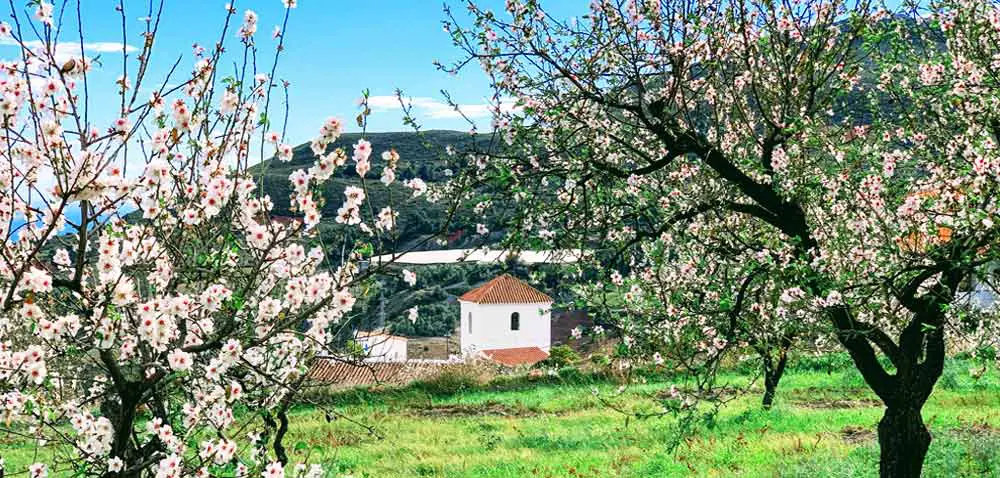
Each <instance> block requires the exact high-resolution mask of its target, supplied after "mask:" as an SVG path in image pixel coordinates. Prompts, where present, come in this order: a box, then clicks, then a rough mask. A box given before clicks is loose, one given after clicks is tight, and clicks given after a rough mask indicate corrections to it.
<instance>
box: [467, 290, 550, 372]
mask: <svg viewBox="0 0 1000 478" xmlns="http://www.w3.org/2000/svg"><path fill="white" fill-rule="evenodd" d="M458 302H459V304H460V310H461V316H460V319H461V320H460V321H461V324H460V325H459V329H460V340H461V342H460V343H461V349H462V354H463V355H464V356H465V357H470V356H484V357H485V358H488V359H491V360H493V361H494V362H497V363H500V364H503V365H507V366H517V365H531V364H534V363H537V362H540V361H542V360H545V359H546V358H547V357H548V355H549V348H550V347H551V345H552V324H551V322H552V303H553V300H552V298H551V297H549V296H548V295H546V294H545V293H543V292H541V291H539V290H538V289H535V288H534V287H532V286H530V285H528V284H526V283H525V282H523V281H521V280H519V279H517V278H516V277H514V276H512V275H510V274H503V275H500V276H498V277H496V278H494V279H493V280H491V281H489V282H487V283H485V284H483V285H482V286H479V287H477V288H475V289H473V290H470V291H469V292H466V293H465V294H463V295H462V296H461V297H459V298H458Z"/></svg>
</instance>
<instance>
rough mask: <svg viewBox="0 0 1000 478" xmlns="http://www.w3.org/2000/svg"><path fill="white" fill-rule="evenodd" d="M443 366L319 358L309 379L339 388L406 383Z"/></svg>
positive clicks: (434, 372) (436, 371)
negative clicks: (356, 361)
mask: <svg viewBox="0 0 1000 478" xmlns="http://www.w3.org/2000/svg"><path fill="white" fill-rule="evenodd" d="M441 367H442V365H441V364H436V363H426V362H365V363H355V362H345V361H342V360H338V359H335V358H319V359H316V361H315V362H314V363H313V366H312V368H310V369H309V378H311V379H312V380H315V381H318V382H324V383H329V384H331V385H335V386H338V387H345V388H348V387H360V386H365V385H406V384H407V383H410V382H412V381H414V380H418V379H421V378H425V377H429V376H431V375H433V374H436V373H438V371H440V370H441Z"/></svg>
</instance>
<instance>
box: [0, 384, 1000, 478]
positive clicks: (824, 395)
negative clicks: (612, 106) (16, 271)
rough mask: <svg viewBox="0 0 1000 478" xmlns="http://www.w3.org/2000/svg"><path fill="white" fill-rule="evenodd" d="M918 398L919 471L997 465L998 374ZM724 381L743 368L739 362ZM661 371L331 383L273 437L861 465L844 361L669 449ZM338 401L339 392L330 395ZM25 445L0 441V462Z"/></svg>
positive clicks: (444, 458)
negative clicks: (435, 386) (363, 389)
mask: <svg viewBox="0 0 1000 478" xmlns="http://www.w3.org/2000/svg"><path fill="white" fill-rule="evenodd" d="M959 377H960V378H959V379H958V380H957V382H955V383H952V384H951V385H950V386H948V387H947V388H945V387H941V386H939V387H938V389H937V390H935V392H934V394H933V396H932V398H931V400H930V402H929V403H928V404H927V406H926V407H925V408H924V418H925V421H927V422H928V424H929V426H930V428H931V431H932V433H933V434H934V437H935V439H934V442H933V444H932V446H931V450H930V454H929V456H928V459H927V465H926V467H925V476H928V477H937V476H948V477H952V476H964V477H980V476H1000V458H998V455H1000V381H998V379H997V377H996V374H995V373H994V374H993V375H990V376H987V377H985V378H984V379H982V380H980V381H979V382H978V383H973V382H972V381H971V379H969V378H967V377H965V376H962V375H961V374H959ZM725 378H726V379H728V380H730V381H737V380H745V379H744V378H741V377H739V376H735V375H734V376H730V377H725ZM667 386H668V385H666V384H664V383H647V384H639V385H632V386H629V387H628V388H627V389H626V390H625V391H624V392H623V393H621V394H620V395H617V393H616V392H617V388H618V385H617V384H612V383H600V382H599V383H593V384H577V383H574V384H543V385H535V386H528V387H515V389H514V390H491V389H488V388H487V389H484V390H476V391H470V392H466V393H458V394H453V395H444V396H442V395H432V394H429V393H426V392H425V391H422V390H421V389H420V388H419V387H413V388H408V389H403V390H396V391H387V392H382V393H357V394H342V395H338V396H335V397H333V398H332V399H331V400H332V403H333V404H332V405H330V407H332V408H334V409H335V410H336V411H337V412H338V413H339V414H343V415H344V416H346V417H350V418H351V419H353V420H357V421H359V422H362V423H364V424H365V425H368V426H371V427H373V428H374V429H375V430H376V431H377V433H378V435H377V436H376V435H373V434H370V433H369V432H368V431H367V430H366V429H365V428H363V427H361V426H359V425H357V424H356V423H351V422H350V421H349V420H345V419H334V420H332V421H331V422H329V423H328V422H327V419H326V417H325V414H324V413H323V412H322V411H321V410H318V409H313V408H306V407H301V408H298V409H296V410H295V413H294V415H293V418H292V433H291V435H290V436H289V437H288V439H287V441H286V444H287V445H288V446H289V448H290V449H293V450H294V451H293V452H292V455H293V460H302V459H305V458H307V455H308V460H309V461H311V462H321V463H323V464H324V465H326V467H327V468H328V469H329V470H330V471H331V476H339V475H345V474H351V475H353V476H354V477H373V478H374V477H419V476H439V477H523V476H540V477H650V476H706V477H708V476H719V477H723V476H727V477H728V476H750V477H754V476H761V477H773V476H778V477H820V476H823V477H826V476H834V477H861V476H863V477H873V476H876V475H877V469H878V464H877V459H878V446H877V443H876V441H875V435H874V431H875V425H876V424H877V422H878V420H879V418H880V417H881V414H882V408H881V406H880V405H878V403H877V401H876V400H875V397H874V396H873V395H872V394H871V392H869V391H868V389H867V388H866V387H865V386H864V384H863V383H862V382H861V381H860V379H859V378H858V377H857V376H856V373H855V372H853V371H851V370H843V371H834V372H831V373H826V372H814V371H791V372H789V374H788V375H787V376H786V377H785V379H784V380H783V382H782V384H781V387H780V389H779V396H778V402H777V403H776V406H775V408H774V409H773V410H771V411H763V410H760V407H759V403H758V401H759V394H757V393H750V394H748V395H745V396H741V397H739V398H737V399H736V400H735V401H734V402H732V403H731V404H730V405H728V406H726V407H725V408H723V409H722V410H721V412H720V413H719V414H718V415H717V416H716V417H715V419H714V420H713V421H711V422H710V423H708V424H705V425H704V426H702V427H701V428H699V429H698V431H697V432H696V433H695V434H694V435H692V436H690V437H687V438H685V439H683V440H682V441H681V442H680V445H679V446H677V447H676V448H673V449H671V448H670V445H671V444H672V443H676V442H677V439H678V436H677V434H676V433H677V432H676V431H675V430H676V429H675V428H674V425H675V424H676V422H675V420H674V419H673V418H669V417H665V418H649V419H636V418H628V417H626V415H624V414H622V413H619V412H618V411H615V410H613V409H612V408H609V407H608V406H606V404H605V403H603V402H602V401H601V399H600V398H599V397H598V396H595V394H594V393H593V390H595V389H596V390H597V391H598V392H599V395H600V397H602V398H604V399H606V400H608V401H610V402H611V403H613V404H614V405H615V407H616V408H620V409H622V410H626V411H630V412H652V411H655V410H657V409H658V408H657V405H658V402H657V400H656V398H655V396H656V393H657V392H658V391H660V390H663V389H664V388H666V387H667ZM338 403H339V405H338ZM31 450H33V447H27V446H25V445H24V444H23V443H6V444H3V445H2V447H0V453H2V455H3V457H4V459H5V460H6V462H7V464H8V469H17V465H18V464H22V463H28V462H30V460H31V458H32V457H31V456H29V455H28V453H31Z"/></svg>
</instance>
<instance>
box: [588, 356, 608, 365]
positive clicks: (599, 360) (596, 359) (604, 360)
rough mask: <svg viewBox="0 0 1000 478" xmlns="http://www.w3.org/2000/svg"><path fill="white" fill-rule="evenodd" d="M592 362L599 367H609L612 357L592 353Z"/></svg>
mask: <svg viewBox="0 0 1000 478" xmlns="http://www.w3.org/2000/svg"><path fill="white" fill-rule="evenodd" d="M590 363H592V364H594V365H596V366H598V367H607V366H608V365H609V364H610V363H611V359H609V358H608V356H607V355H604V354H592V355H591V356H590Z"/></svg>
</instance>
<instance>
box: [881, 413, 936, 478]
mask: <svg viewBox="0 0 1000 478" xmlns="http://www.w3.org/2000/svg"><path fill="white" fill-rule="evenodd" d="M878 444H879V448H880V451H881V460H880V461H879V476H880V477H881V478H918V477H919V476H920V470H921V468H922V467H923V464H924V457H926V456H927V449H928V448H930V446H931V433H930V432H929V431H928V430H927V427H926V426H925V425H924V420H923V418H922V417H921V416H920V409H919V408H913V407H899V408H894V407H890V408H887V409H886V410H885V415H883V416H882V420H881V421H879V423H878Z"/></svg>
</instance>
